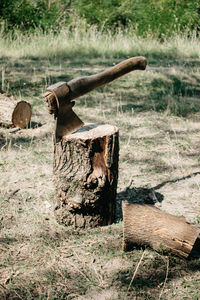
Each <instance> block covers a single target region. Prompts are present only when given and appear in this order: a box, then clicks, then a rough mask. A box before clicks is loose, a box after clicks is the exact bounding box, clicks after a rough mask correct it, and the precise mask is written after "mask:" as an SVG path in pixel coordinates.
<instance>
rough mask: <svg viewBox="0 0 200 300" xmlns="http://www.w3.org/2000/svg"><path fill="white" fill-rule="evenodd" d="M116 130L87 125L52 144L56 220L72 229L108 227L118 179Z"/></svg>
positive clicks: (111, 218) (113, 210)
mask: <svg viewBox="0 0 200 300" xmlns="http://www.w3.org/2000/svg"><path fill="white" fill-rule="evenodd" d="M118 155H119V141H118V128H117V127H115V126H112V125H107V124H106V125H101V124H87V125H85V126H83V127H82V128H81V129H79V130H78V131H77V132H75V133H73V134H70V135H68V136H65V137H63V139H62V140H61V141H59V142H56V141H55V144H54V183H55V192H56V197H57V206H56V208H55V215H56V219H57V221H58V222H59V223H60V224H65V225H68V226H73V227H84V228H86V227H95V226H100V225H107V224H111V223H112V222H113V221H114V216H115V198H116V189H117V179H118Z"/></svg>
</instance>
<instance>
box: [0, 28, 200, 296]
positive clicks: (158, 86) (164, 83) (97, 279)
mask: <svg viewBox="0 0 200 300" xmlns="http://www.w3.org/2000/svg"><path fill="white" fill-rule="evenodd" d="M49 41H50V44H49V43H48V42H49ZM198 47H199V41H198V40H195V39H193V40H189V39H186V38H184V37H178V36H177V37H175V38H173V39H171V40H168V41H164V42H163V43H162V44H161V43H159V42H158V41H156V40H152V39H149V40H148V39H146V40H145V39H139V38H136V37H134V36H133V37H132V39H131V37H130V36H127V35H123V34H122V33H120V34H119V35H117V36H115V37H111V36H109V35H108V36H105V35H104V36H103V35H101V34H100V33H98V32H95V31H93V32H92V29H91V31H89V32H87V33H85V32H82V33H81V32H79V31H77V32H75V33H74V35H70V33H69V32H67V31H65V32H64V31H63V32H62V33H61V34H60V35H59V36H53V35H51V34H49V35H48V36H47V35H41V34H35V35H33V36H30V37H22V36H21V35H18V40H15V41H11V40H8V39H7V40H1V41H0V53H1V66H2V67H3V69H4V70H5V72H4V71H3V73H4V76H2V77H1V79H2V78H3V85H4V87H5V89H7V91H8V92H9V93H11V94H13V95H14V96H15V97H16V98H18V99H23V100H27V101H29V102H30V103H31V104H32V107H33V117H32V126H30V128H28V129H25V130H21V131H19V132H16V133H9V131H8V130H7V129H3V128H1V129H0V172H1V181H0V229H1V234H0V266H1V268H0V298H1V299H12V300H13V299H24V300H25V299H28V300H29V299H51V300H57V299H130V300H131V299H134V297H136V298H135V299H159V297H160V299H166V300H167V299H177V300H179V299H180V300H182V299H198V298H197V297H198V293H199V280H200V272H199V267H200V260H199V259H195V260H191V261H185V260H182V259H179V258H175V257H173V256H169V257H167V256H164V255H160V254H158V253H156V252H154V251H152V250H150V249H146V250H145V253H144V257H143V259H142V262H141V265H140V267H139V269H138V272H137V274H136V277H135V278H134V280H133V282H132V284H131V285H130V283H131V280H132V277H133V275H134V271H135V268H136V266H137V264H138V262H139V260H140V258H141V256H142V255H143V250H142V249H133V251H131V252H129V253H124V252H123V251H122V250H121V244H122V222H118V223H117V224H113V225H111V226H106V227H102V228H97V229H90V230H85V231H84V230H74V229H72V228H65V227H61V226H60V225H58V224H57V223H56V221H55V218H54V214H53V208H54V205H55V199H54V186H53V182H52V159H53V145H52V131H53V130H54V120H53V118H52V117H51V116H49V115H48V112H47V110H46V108H45V106H44V105H43V100H42V94H43V93H44V92H45V90H46V87H47V86H48V85H49V84H51V83H55V82H57V81H63V80H66V81H68V80H71V79H72V78H75V77H79V76H85V75H90V74H94V73H97V72H101V71H103V70H104V69H106V68H108V67H109V66H112V65H113V64H116V63H118V62H120V61H121V60H123V59H125V58H127V57H129V56H132V55H145V56H146V57H147V59H148V67H147V69H146V71H135V72H132V73H130V74H129V75H126V76H124V77H122V78H120V79H118V80H116V81H114V82H112V83H110V84H109V85H107V86H105V87H101V88H99V89H97V90H95V91H93V92H92V93H90V94H87V95H85V96H83V97H81V98H80V99H77V101H76V106H75V111H76V112H77V114H78V115H79V116H80V117H81V118H82V119H83V121H85V122H98V123H110V124H114V125H117V126H118V127H119V130H120V161H119V183H118V195H117V199H118V207H117V209H118V214H119V212H120V209H121V208H120V205H119V204H120V200H124V199H130V200H134V201H136V202H143V201H149V200H150V199H151V198H152V191H153V192H154V197H156V198H157V200H158V201H159V202H160V204H159V205H160V208H161V209H163V210H165V211H168V212H169V213H173V214H175V215H184V216H185V217H186V218H187V220H188V221H189V222H194V223H199V210H200V207H199V197H200V186H199V176H200V172H199V157H200V155H199V119H200V114H199V111H200V106H199V89H200V72H199V63H200V57H199V49H200V48H198ZM1 81H2V80H1ZM1 85H2V83H1ZM40 125H42V126H40ZM131 180H132V181H133V183H132V185H130V182H131ZM168 261H169V270H168V273H167V262H168ZM166 277H167V278H166ZM165 279H166V284H165V285H164V282H165ZM129 286H130V288H129Z"/></svg>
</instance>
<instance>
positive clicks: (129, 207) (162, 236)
mask: <svg viewBox="0 0 200 300" xmlns="http://www.w3.org/2000/svg"><path fill="white" fill-rule="evenodd" d="M123 220H124V226H123V250H124V251H129V250H131V249H132V248H133V246H135V245H138V246H149V247H151V248H153V249H154V250H156V251H163V252H171V253H174V254H176V255H178V256H180V257H184V258H188V257H189V255H190V254H191V252H192V250H193V247H194V245H197V241H198V240H199V233H200V229H199V228H198V227H196V226H193V225H191V224H189V223H188V222H187V221H186V219H185V218H184V217H183V216H181V217H178V216H174V215H171V214H168V213H166V212H163V211H161V210H159V209H158V208H156V207H154V206H152V205H143V204H133V203H129V202H127V201H125V202H124V203H123ZM195 248H196V246H195ZM196 250H197V249H195V251H196ZM199 252H200V249H199Z"/></svg>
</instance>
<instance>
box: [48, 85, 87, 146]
mask: <svg viewBox="0 0 200 300" xmlns="http://www.w3.org/2000/svg"><path fill="white" fill-rule="evenodd" d="M69 94H70V90H69V87H68V86H67V83H66V82H58V83H56V84H53V85H51V86H49V87H48V88H47V92H46V94H45V95H44V99H45V102H46V104H47V105H48V108H49V112H50V113H51V114H54V117H55V119H56V129H55V136H56V141H59V140H61V138H62V137H63V136H65V135H68V134H70V133H73V132H74V131H76V130H78V129H79V128H81V127H82V126H83V125H84V123H83V122H82V121H81V119H80V118H79V117H78V116H77V115H76V114H75V112H74V111H73V110H72V107H73V106H74V104H75V102H74V101H72V102H71V101H70V99H69Z"/></svg>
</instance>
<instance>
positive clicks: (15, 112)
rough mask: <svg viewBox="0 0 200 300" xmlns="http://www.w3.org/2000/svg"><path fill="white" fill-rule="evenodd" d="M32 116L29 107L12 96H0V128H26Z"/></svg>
mask: <svg viewBox="0 0 200 300" xmlns="http://www.w3.org/2000/svg"><path fill="white" fill-rule="evenodd" d="M31 115H32V110H31V105H30V104H29V103H27V102H26V101H17V100H16V99H14V97H13V96H8V95H7V94H0V126H3V127H6V128H10V127H19V128H26V127H27V126H28V124H29V123H30V120H31Z"/></svg>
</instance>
